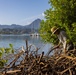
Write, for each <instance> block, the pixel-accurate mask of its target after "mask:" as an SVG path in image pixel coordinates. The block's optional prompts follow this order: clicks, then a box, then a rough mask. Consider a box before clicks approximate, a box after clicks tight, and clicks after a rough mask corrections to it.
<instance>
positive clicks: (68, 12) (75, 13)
mask: <svg viewBox="0 0 76 75" xmlns="http://www.w3.org/2000/svg"><path fill="white" fill-rule="evenodd" d="M49 4H50V8H49V9H48V10H46V11H45V12H44V14H45V19H46V20H42V22H41V26H40V34H44V35H41V37H42V38H43V39H44V40H45V41H47V42H52V43H57V42H58V39H57V37H56V36H55V35H54V36H51V31H50V29H51V28H52V27H53V26H55V25H56V26H58V27H60V28H61V29H63V30H65V31H66V33H67V34H68V36H69V37H70V39H71V40H72V41H73V42H74V43H75V44H76V0H49Z"/></svg>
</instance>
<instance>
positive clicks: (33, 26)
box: [0, 19, 41, 29]
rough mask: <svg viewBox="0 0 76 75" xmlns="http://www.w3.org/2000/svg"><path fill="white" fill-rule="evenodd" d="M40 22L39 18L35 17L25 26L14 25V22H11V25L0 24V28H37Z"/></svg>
mask: <svg viewBox="0 0 76 75" xmlns="http://www.w3.org/2000/svg"><path fill="white" fill-rule="evenodd" d="M40 22H41V19H36V20H35V21H33V22H32V23H31V24H29V25H25V26H21V25H16V24H12V25H0V29H5V28H9V29H18V28H20V29H21V28H22V29H23V28H35V29H38V28H39V27H40Z"/></svg>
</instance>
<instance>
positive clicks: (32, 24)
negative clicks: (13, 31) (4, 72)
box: [25, 19, 41, 29]
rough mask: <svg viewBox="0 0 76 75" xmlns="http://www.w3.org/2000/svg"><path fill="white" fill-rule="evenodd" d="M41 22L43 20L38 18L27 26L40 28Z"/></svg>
mask: <svg viewBox="0 0 76 75" xmlns="http://www.w3.org/2000/svg"><path fill="white" fill-rule="evenodd" d="M40 22H41V19H36V20H35V21H33V22H32V23H31V24H29V25H27V26H25V27H26V28H30V29H38V28H39V27H40Z"/></svg>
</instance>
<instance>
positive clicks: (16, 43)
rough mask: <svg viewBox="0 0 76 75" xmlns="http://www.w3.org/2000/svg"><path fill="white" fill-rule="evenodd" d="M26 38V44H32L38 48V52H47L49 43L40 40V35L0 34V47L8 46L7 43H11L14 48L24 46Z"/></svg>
mask: <svg viewBox="0 0 76 75" xmlns="http://www.w3.org/2000/svg"><path fill="white" fill-rule="evenodd" d="M26 39H27V40H28V45H30V44H32V45H35V46H36V47H38V48H40V50H39V53H41V52H42V51H44V52H45V54H46V53H47V52H48V50H49V48H50V47H51V44H45V43H44V42H43V41H41V38H40V37H32V36H29V35H0V47H9V44H10V43H11V44H13V47H14V49H19V48H20V47H22V46H24V47H26V42H25V40H26Z"/></svg>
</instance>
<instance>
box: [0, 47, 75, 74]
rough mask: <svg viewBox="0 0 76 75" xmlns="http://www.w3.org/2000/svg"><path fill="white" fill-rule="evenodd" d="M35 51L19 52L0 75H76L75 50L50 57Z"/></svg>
mask: <svg viewBox="0 0 76 75" xmlns="http://www.w3.org/2000/svg"><path fill="white" fill-rule="evenodd" d="M37 51H38V48H36V50H34V51H30V50H27V49H26V50H25V51H24V50H21V51H20V52H19V53H17V54H15V58H14V59H13V60H12V61H11V62H10V63H9V64H8V65H6V66H5V67H4V68H3V69H2V71H1V74H0V75H76V49H74V50H70V51H68V52H67V53H66V54H62V53H61V54H56V53H55V54H53V55H52V56H46V55H44V52H42V53H41V54H38V53H37ZM21 57H22V60H19V59H20V58H21ZM17 63H18V64H17Z"/></svg>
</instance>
